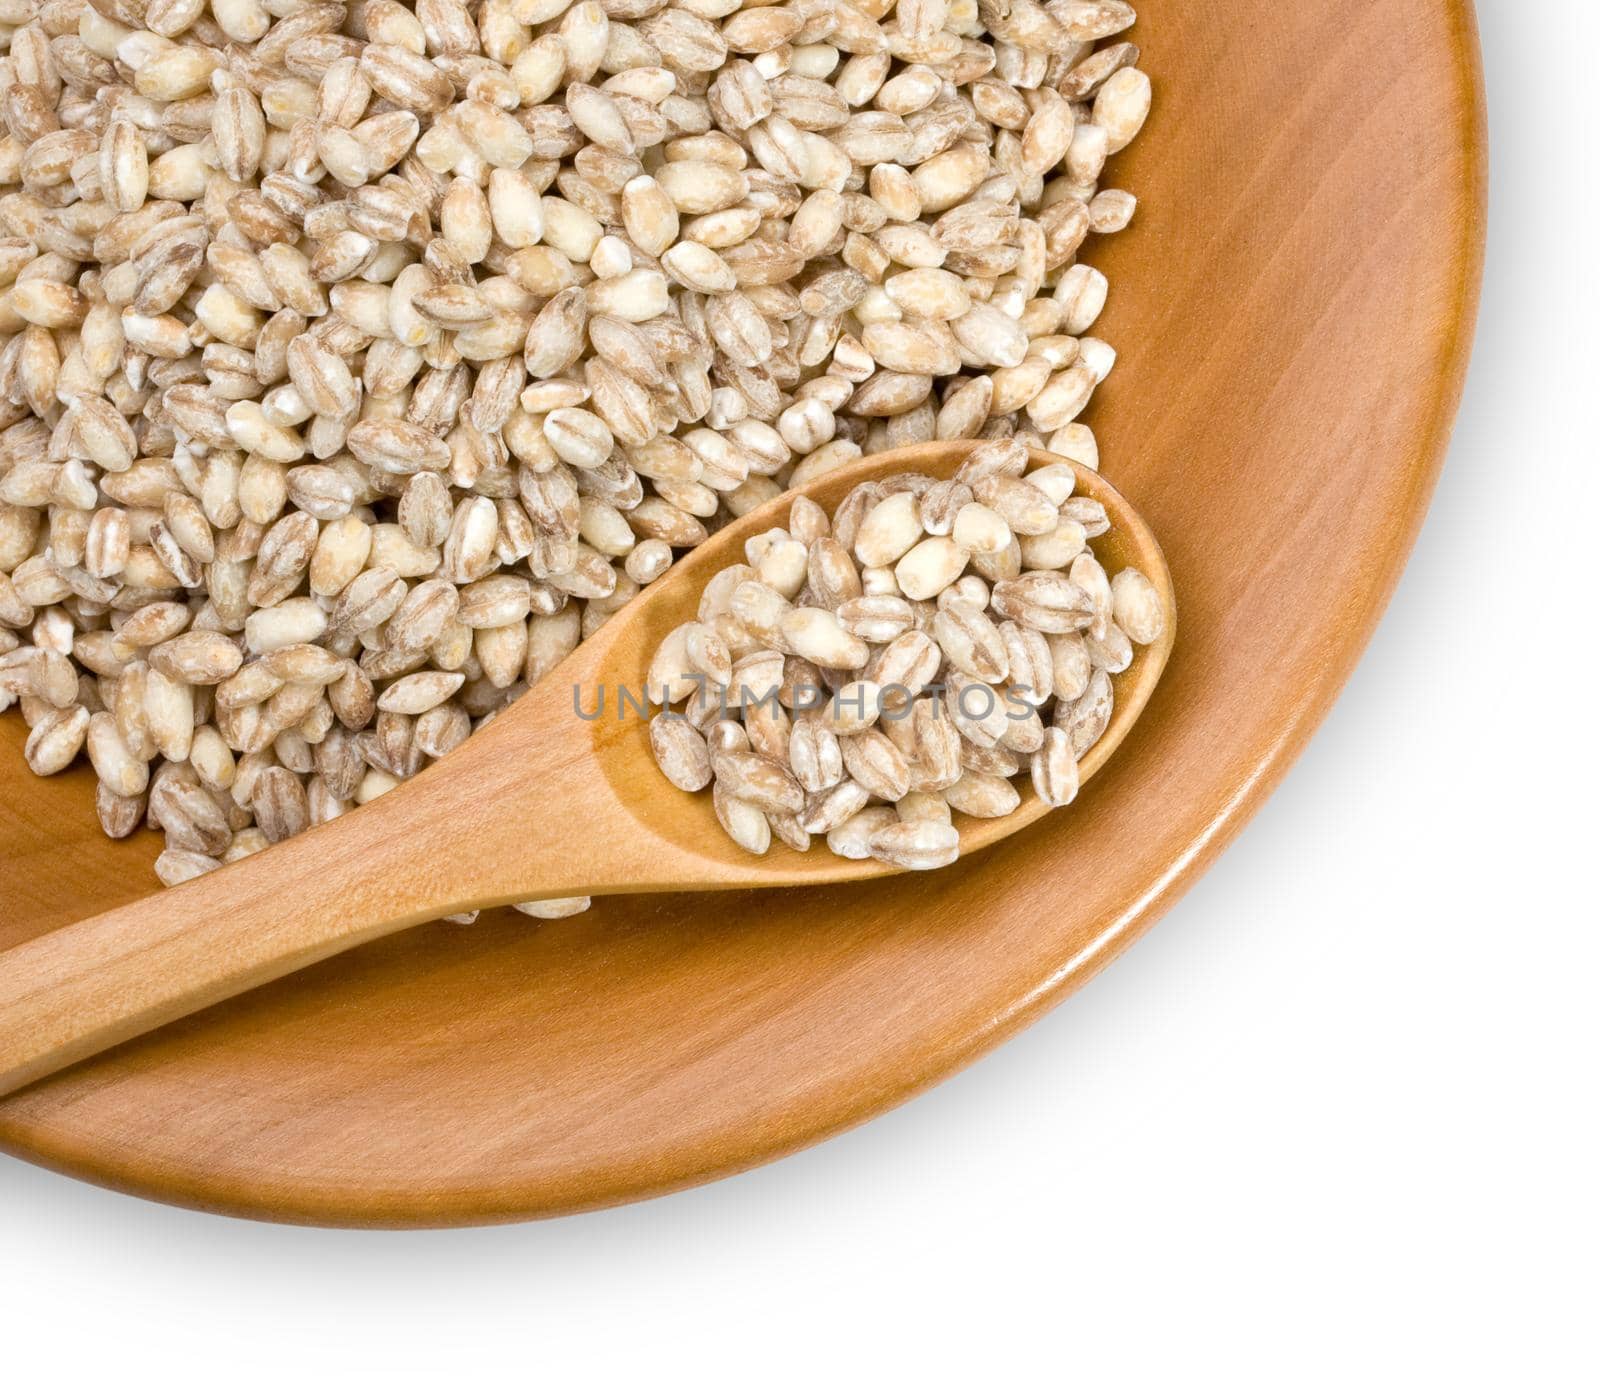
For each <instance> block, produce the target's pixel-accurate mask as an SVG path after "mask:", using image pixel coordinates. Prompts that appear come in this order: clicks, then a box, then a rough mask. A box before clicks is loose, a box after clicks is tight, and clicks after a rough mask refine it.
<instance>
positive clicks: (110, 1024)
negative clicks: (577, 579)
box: [0, 441, 1176, 1094]
mask: <svg viewBox="0 0 1600 1395" xmlns="http://www.w3.org/2000/svg"><path fill="white" fill-rule="evenodd" d="M970 448H971V446H970V443H966V442H957V441H949V442H943V441H941V442H935V443H933V444H929V445H921V446H908V447H904V448H902V449H900V450H892V451H887V452H885V453H884V454H881V455H876V456H872V457H870V458H868V459H865V460H861V461H858V462H856V463H855V464H853V465H851V466H848V467H846V468H843V469H839V470H835V471H833V472H832V473H830V474H827V475H824V476H822V477H821V478H820V479H818V480H816V481H814V482H813V483H812V484H811V485H809V486H807V487H806V488H805V490H804V491H803V492H804V493H806V494H808V495H809V496H810V497H811V498H813V499H815V500H816V501H817V502H818V503H819V504H821V505H822V506H823V507H824V508H826V509H828V510H830V511H831V510H832V509H833V508H834V507H835V506H836V505H837V504H838V502H839V500H840V499H841V498H842V497H843V496H844V494H845V493H846V491H847V490H849V489H850V488H851V487H852V486H854V485H856V484H859V483H860V482H862V481H863V480H871V479H878V478H881V477H884V476H887V475H893V474H898V473H901V472H903V471H920V472H922V473H925V474H930V475H936V476H940V477H948V476H949V475H951V474H953V473H954V471H955V469H956V467H957V466H958V465H959V464H960V463H961V461H962V460H963V459H964V458H965V456H966V455H967V453H968V451H969V450H970ZM1034 457H1035V459H1034V463H1035V464H1043V463H1046V462H1048V461H1050V460H1053V459H1056V457H1053V456H1049V455H1046V454H1044V453H1043V452H1035V453H1034ZM1076 470H1077V476H1078V488H1077V492H1078V493H1079V494H1082V495H1087V496H1089V497H1090V498H1093V499H1097V500H1099V501H1100V502H1101V503H1102V504H1104V505H1105V508H1106V512H1107V514H1108V515H1109V516H1110V519H1111V531H1110V532H1109V533H1107V534H1105V535H1104V536H1102V537H1100V538H1098V539H1096V540H1095V544H1094V546H1095V553H1096V555H1097V556H1098V557H1099V558H1100V560H1101V561H1102V562H1103V563H1104V564H1105V567H1106V570H1107V572H1108V573H1110V574H1112V575H1115V573H1116V572H1117V571H1119V570H1121V569H1122V568H1123V567H1127V566H1133V567H1138V568H1139V570H1140V571H1142V572H1143V573H1144V574H1145V575H1146V576H1148V577H1149V578H1150V580H1151V581H1152V582H1154V583H1155V585H1156V588H1157V589H1158V590H1159V592H1160V593H1161V596H1162V599H1163V602H1164V604H1165V607H1166V626H1165V630H1164V633H1163V635H1162V638H1161V639H1160V640H1159V641H1157V643H1155V644H1154V645H1151V646H1150V647H1148V648H1144V649H1140V650H1138V651H1137V652H1136V655H1135V658H1134V661H1133V664H1132V665H1131V667H1129V668H1128V670H1127V671H1126V672H1124V673H1122V674H1119V675H1117V677H1116V678H1115V680H1114V684H1113V687H1114V692H1115V703H1116V705H1115V708H1114V710H1113V713H1112V718H1111V723H1110V725H1109V727H1108V728H1107V729H1106V732H1105V734H1104V735H1103V736H1102V737H1101V738H1100V740H1099V741H1098V742H1097V743H1096V744H1095V745H1094V747H1093V748H1092V749H1091V750H1090V751H1089V752H1087V754H1086V755H1085V756H1084V757H1083V759H1082V760H1081V761H1080V762H1079V777H1080V779H1081V780H1086V779H1088V778H1089V777H1090V776H1091V775H1093V774H1094V773H1095V771H1097V770H1098V769H1099V768H1100V767H1101V766H1102V765H1103V764H1104V763H1105V762H1106V760H1107V759H1108V758H1109V757H1110V755H1111V753H1112V752H1113V751H1114V750H1116V748H1117V746H1118V745H1119V744H1120V743H1121V741H1122V738H1123V737H1124V736H1125V735H1126V734H1127V732H1128V730H1129V728H1130V727H1132V725H1133V723H1134V722H1135V721H1136V720H1137V718H1138V716H1139V713H1140V711H1141V710H1142V709H1143V707H1144V705H1145V702H1146V701H1147V700H1148V698H1149V696H1150V693H1151V691H1152V689H1153V688H1154V687H1155V684H1156V680H1157V679H1158V678H1159V677H1160V675H1161V670H1162V668H1163V667H1164V666H1165V664H1166V661H1167V656H1168V654H1169V653H1170V652H1171V650H1172V642H1173V636H1174V631H1175V627H1176V611H1175V608H1174V605H1173V598H1172V579H1171V577H1170V575H1169V574H1168V571H1167V566H1166V561H1165V559H1164V558H1163V557H1162V554H1161V549H1160V547H1159V546H1158V545H1157V543H1156V540H1155V538H1154V536H1153V535H1152V534H1151V532H1150V530H1149V528H1148V527H1146V526H1145V523H1144V521H1143V520H1142V519H1141V518H1140V517H1139V516H1138V514H1136V513H1135V512H1134V511H1133V509H1132V507H1131V506H1130V505H1129V504H1128V502H1127V501H1126V500H1125V499H1124V498H1123V497H1122V496H1121V495H1120V494H1118V493H1117V491H1116V490H1115V489H1113V488H1112V487H1111V486H1110V485H1109V484H1107V483H1106V482H1105V481H1104V480H1103V479H1101V478H1100V476H1099V475H1097V474H1095V473H1094V472H1093V471H1091V470H1088V469H1085V468H1083V467H1082V466H1077V467H1076ZM794 497H795V495H794V493H790V494H785V495H783V496H781V497H780V498H777V499H774V500H772V501H771V502H770V503H768V504H766V505H764V506H762V507H761V508H758V509H756V510H755V511H754V512H752V513H750V514H747V515H746V516H745V517H744V518H741V519H739V520H738V521H737V522H735V523H733V524H730V525H729V526H728V527H727V528H724V529H723V530H722V531H721V532H720V533H718V534H717V535H716V536H715V537H713V538H711V539H710V540H709V541H708V542H706V543H704V544H703V545H702V546H701V547H700V548H699V549H697V550H696V551H695V552H694V553H692V554H691V555H690V556H688V557H686V558H684V559H683V560H682V561H681V562H679V563H678V564H677V565H676V566H675V567H674V568H673V569H672V571H671V572H670V573H669V574H668V575H667V576H666V577H664V578H662V580H661V581H659V582H658V583H657V584H655V585H653V586H651V587H650V588H649V589H648V590H646V591H645V592H644V594H642V595H640V596H639V597H637V598H636V599H635V600H633V601H631V602H630V603H629V604H628V605H626V606H624V607H623V608H622V610H620V611H619V612H618V613H617V615H616V616H615V617H614V618H613V619H612V620H611V621H610V623H608V624H607V625H606V626H605V628H604V629H602V630H601V631H600V632H599V633H598V634H596V635H595V636H594V637H593V638H591V639H589V640H587V641H586V642H584V643H583V644H582V645H580V646H579V647H578V649H577V650H576V652H574V653H573V654H572V655H571V656H570V657H569V658H568V659H567V660H566V661H565V662H564V663H562V664H561V665H560V666H559V667H558V668H557V669H556V670H555V671H554V672H553V673H551V674H550V675H549V676H548V677H546V678H545V679H544V681H542V682H541V683H540V684H539V686H538V688H537V689H536V690H535V691H533V692H531V693H529V694H528V695H527V696H525V697H523V698H522V699H520V700H519V701H518V702H516V703H514V704H512V706H511V707H509V708H507V709H506V710H505V711H504V712H502V713H501V714H500V715H499V716H497V717H496V718H495V720H494V721H493V722H491V723H489V724H488V725H487V726H485V727H484V728H483V729H482V730H481V731H480V732H478V733H477V734H476V735H474V736H473V738H472V739H471V740H470V741H468V742H467V743H465V744H464V745H463V746H462V747H460V748H459V749H458V750H456V751H454V752H452V753H451V754H450V755H449V756H448V757H447V758H445V759H444V760H442V761H440V762H439V763H438V764H436V765H434V766H431V767H429V768H428V769H427V770H425V771H423V772H422V773H421V774H420V775H418V776H417V777H416V778H415V779H412V780H409V781H407V782H406V784H405V785H404V786H403V787H401V788H399V789H396V790H395V791H393V792H392V793H390V794H388V795H385V796H384V797H383V798H382V799H379V800H377V801H375V802H373V803H372V804H369V805H365V806H363V807H362V808H360V809H357V810H354V811H353V812H351V813H349V814H346V815H345V816H343V817H342V818H339V819H336V820H334V821H333V822H331V823H327V824H322V825H320V826H319V827H317V828H314V829H311V830H309V831H308V832H306V833H304V834H302V835H300V836H299V837H297V838H295V839H294V840H293V841H292V842H290V843H286V844H283V845H280V846H278V847H274V848H270V849H267V850H266V851H264V852H261V853H257V854H256V855H255V856H253V857H249V858H245V859H244V860H242V861H240V862H236V863H230V864H229V865H227V866H226V867H223V868H221V869H219V870H217V871H215V872H212V873H210V874H208V875H206V876H204V877H199V878H196V879H195V880H193V881H190V882H185V883H184V884H182V885H181V886H176V887H173V888H171V889H170V890H166V891H162V892H159V893H157V894H155V895H152V896H147V897H145V898H144V899H142V900H139V901H136V902H134V903H132V904H131V905H128V906H124V907H121V908H120V909H118V910H114V911H108V912H106V913H105V914H104V915H98V916H94V917H92V918H90V919H88V920H84V921H79V922H78V923H77V924H76V925H70V926H66V927H65V928H63V929H60V930H56V931H53V932H51V933H50V934H47V935H43V936H40V937H39V938H37V939H34V940H30V941H28V942H27V943H26V944H22V945H19V946H17V947H16V948H15V949H12V950H9V951H7V952H6V953H4V954H0V1094H6V1093H9V1092H10V1091H12V1090H17V1089H20V1088H21V1087H23V1086H24V1085H28V1084H31V1083H32V1082H33V1081H35V1080H39V1079H41V1078H42V1077H44V1076H46V1075H49V1074H51V1073H52V1072H54V1071H58V1070H60V1069H62V1068H63V1067H65V1066H68V1065H71V1064H73V1063H74V1062H76V1061H81V1060H83V1059H85V1058H86V1057H88V1056H92V1055H94V1054H95V1053H97V1052H100V1051H104V1050H105V1049H106V1048H108V1047H111V1046H115V1045H117V1044H119V1043H121V1042H125V1041H128V1040H129V1039H131V1038H133V1037H135V1036H138V1035H140V1034H142V1033H144V1032H148V1031H150V1030H152V1029H153V1028H155V1027H159V1026H161V1025H163V1024H164V1023H168V1022H172V1021H175V1020H176V1019H178V1018H180V1017H184V1016H187V1015H188V1014H189V1013H192V1012H197V1011H198V1010H199V1009H201V1008H204V1007H208V1006H210V1005H211V1004H212V1003H217V1002H221V1001H222V1000H223V999H225V998H231V997H233V996H234V995H236V994H239V993H243V992H245V991H246V990H247V989H250V988H254V987H256V986H257V985H259V984H263V983H267V982H270V981H271V980H273V979H276V978H281V977H283V976H284V975H285V974H290V973H293V972H294V971H295V970H296V969H299V968H303V967H304V966H306V965H307V964H314V963H316V962H317V961H318V960H320V959H326V958H328V957H330V956H331V955H334V954H338V953H339V952H340V951H341V950H345V949H349V948H351V947H353V946H355V945H359V944H365V943H366V942H367V941H369V940H374V939H377V938H378V937H379V936H381V935H387V934H389V933H390V932H391V931H395V930H402V929H405V928H406V927H408V926H412V925H417V924H419V923H420V922H422V921H426V920H431V919H433V918H434V917H436V916H441V915H450V914H453V913H455V912H457V911H464V910H469V909H472V908H475V907H481V906H496V905H503V904H505V903H507V902H511V901H525V900H540V899H545V898H550V897H559V896H577V895H587V894H590V893H593V894H597V895H600V894H608V893H613V892H637V891H706V890H722V889H727V890H732V889H735V888H742V887H781V886H801V885H807V886H810V885H816V884H819V883H823V882H845V881H859V880H863V879H865V878H869V877H882V876H889V875H892V874H893V873H894V871H895V870H896V869H894V868H891V867H888V866H885V865H884V864H882V863H878V862H872V861H863V862H854V861H848V860H846V859H844V858H840V857H836V856H834V855H833V854H832V853H831V852H829V851H828V850H827V849H826V848H824V847H821V846H814V847H813V849H812V850H811V851H810V852H808V853H797V852H794V851H793V850H791V849H789V848H785V847H781V846H779V845H778V844H776V843H774V845H773V851H772V852H770V853H769V854H768V855H767V856H765V857H755V856H752V855H751V854H749V853H746V852H744V851H742V850H741V849H739V848H738V847H736V846H735V845H734V844H733V843H732V842H731V841H730V840H729V839H728V837H727V835H726V834H725V833H724V832H723V831H722V828H721V827H720V826H719V825H718V823H717V821H716V817H715V815H714V814H713V813H712V808H711V799H710V797H709V795H708V794H707V793H705V792H701V793H700V794H695V795H691V794H685V793H684V792H683V791H681V790H678V789H677V788H675V787H674V786H672V785H671V784H669V783H668V782H667V780H666V778H665V777H664V776H663V775H662V774H661V772H660V771H659V770H658V769H657V768H656V765H655V761H654V759H653V757H652V756H651V753H650V746H649V741H648V737H647V731H646V724H645V722H644V721H643V720H641V719H640V718H639V717H638V715H637V713H634V712H629V714H628V715H627V717H626V718H622V719H619V718H618V717H617V715H616V714H617V705H616V697H615V694H616V692H617V690H618V689H619V688H624V687H625V688H627V689H628V690H630V691H631V692H634V693H641V692H642V691H643V688H644V677H645V672H646V670H647V669H648V667H649V663H650V659H651V657H652V656H653V655H654V653H655V650H656V647H657V645H658V644H659V643H660V641H661V639H662V638H663V636H665V635H666V634H667V633H668V631H670V630H671V629H673V628H674V627H675V626H677V625H679V624H681V623H682V622H683V621H685V620H687V619H690V618H692V617H693V616H694V613H695V608H696V606H697V604H698V602H699V599H700V593H701V591H702V590H703V589H704V588H705V585H706V583H707V582H708V581H709V580H710V579H711V577H712V576H713V575H714V574H715V573H716V572H718V571H720V570H721V569H722V568H723V567H726V566H729V565H731V564H732V563H734V562H740V561H743V560H744V545H745V542H746V540H747V539H749V538H751V537H753V536H754V535H755V534H757V533H759V532H761V531H763V530H764V529H767V528H772V527H775V526H780V525H783V524H786V523H787V521H788V516H789V508H790V505H791V503H792V502H793V499H794ZM602 689H603V691H604V693H605V695H606V712H607V715H605V716H602V717H600V718H598V719H595V718H592V716H591V719H590V720H585V719H584V718H583V717H582V716H580V714H579V708H580V703H579V701H578V700H577V698H578V696H579V695H581V697H582V702H581V707H582V710H583V711H585V712H589V713H591V714H592V713H593V711H594V702H595V696H596V694H597V693H599V692H600V691H601V690H602ZM1046 812H1048V808H1047V806H1046V805H1044V804H1043V803H1042V802H1040V800H1039V799H1038V798H1037V797H1036V796H1035V795H1034V794H1033V793H1032V791H1031V789H1030V790H1028V791H1027V792H1026V794H1025V796H1024V798H1023V800H1022V803H1021V805H1020V806H1019V807H1018V808H1017V809H1016V810H1015V811H1014V812H1013V813H1011V814H1009V815H1007V816H1006V817H1004V818H999V819H986V820H979V819H967V818H961V819H960V820H959V821H958V826H959V827H960V829H961V848H962V853H963V854H964V855H970V854H971V853H973V852H976V851H977V850H979V849H981V848H985V847H988V846H989V845H990V844H991V843H995V842H998V841H999V840H1000V839H1002V838H1005V837H1007V836H1009V835H1010V834H1012V833H1015V832H1016V831H1017V830H1018V829H1021V828H1026V827H1027V826H1028V825H1029V824H1031V823H1033V822H1034V820H1036V819H1038V818H1039V817H1041V816H1042V815H1043V814H1045V813H1046ZM964 865H965V864H963V863H958V864H957V866H958V867H962V866H964ZM970 870H971V871H972V872H973V874H974V875H981V874H982V869H981V868H971V869H970ZM945 875H952V874H951V873H949V872H946V873H945ZM953 875H960V873H959V872H958V873H955V874H953ZM530 933H533V931H532V927H530Z"/></svg>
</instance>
